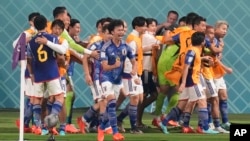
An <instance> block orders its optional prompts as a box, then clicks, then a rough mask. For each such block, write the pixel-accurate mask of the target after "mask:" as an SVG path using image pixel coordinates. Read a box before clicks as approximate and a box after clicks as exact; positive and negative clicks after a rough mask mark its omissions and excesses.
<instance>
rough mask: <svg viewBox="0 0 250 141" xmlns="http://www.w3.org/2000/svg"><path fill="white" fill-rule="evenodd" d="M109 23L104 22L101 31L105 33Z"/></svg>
mask: <svg viewBox="0 0 250 141" xmlns="http://www.w3.org/2000/svg"><path fill="white" fill-rule="evenodd" d="M108 27H109V24H105V25H103V26H102V33H105V32H106V30H108Z"/></svg>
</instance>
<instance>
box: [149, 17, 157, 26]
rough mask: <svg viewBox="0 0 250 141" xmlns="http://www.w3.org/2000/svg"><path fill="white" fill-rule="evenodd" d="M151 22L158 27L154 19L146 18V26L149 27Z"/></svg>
mask: <svg viewBox="0 0 250 141" xmlns="http://www.w3.org/2000/svg"><path fill="white" fill-rule="evenodd" d="M153 22H155V23H156V25H158V22H157V20H156V19H154V18H147V19H146V23H147V26H149V25H150V24H152V23H153Z"/></svg>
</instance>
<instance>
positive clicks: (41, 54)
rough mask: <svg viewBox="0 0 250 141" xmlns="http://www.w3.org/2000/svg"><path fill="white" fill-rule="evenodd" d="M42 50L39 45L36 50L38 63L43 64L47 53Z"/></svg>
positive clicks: (41, 46)
mask: <svg viewBox="0 0 250 141" xmlns="http://www.w3.org/2000/svg"><path fill="white" fill-rule="evenodd" d="M42 49H43V45H40V46H39V47H38V50H37V54H38V60H39V61H40V62H45V61H46V60H47V59H48V53H47V52H46V51H45V50H42Z"/></svg>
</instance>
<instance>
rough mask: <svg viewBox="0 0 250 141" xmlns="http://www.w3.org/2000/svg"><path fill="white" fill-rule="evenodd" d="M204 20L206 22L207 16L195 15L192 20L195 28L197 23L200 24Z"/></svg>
mask: <svg viewBox="0 0 250 141" xmlns="http://www.w3.org/2000/svg"><path fill="white" fill-rule="evenodd" d="M202 21H204V22H206V18H204V17H202V16H197V17H195V18H194V19H193V22H192V27H193V28H194V26H195V25H199V24H200V23H201V22H202Z"/></svg>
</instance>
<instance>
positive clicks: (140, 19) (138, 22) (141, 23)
mask: <svg viewBox="0 0 250 141" xmlns="http://www.w3.org/2000/svg"><path fill="white" fill-rule="evenodd" d="M145 23H146V18H144V17H142V16H138V17H135V18H134V19H133V21H132V27H133V29H135V27H136V26H139V27H142V26H144V25H145Z"/></svg>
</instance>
